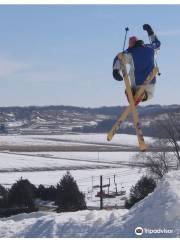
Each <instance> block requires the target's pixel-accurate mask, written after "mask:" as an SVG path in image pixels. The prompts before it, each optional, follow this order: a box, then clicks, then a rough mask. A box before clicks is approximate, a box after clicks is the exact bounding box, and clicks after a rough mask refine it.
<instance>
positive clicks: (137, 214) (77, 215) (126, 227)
mask: <svg viewBox="0 0 180 240" xmlns="http://www.w3.org/2000/svg"><path fill="white" fill-rule="evenodd" d="M179 185H180V171H173V172H171V173H169V174H168V175H167V176H166V177H165V178H164V179H162V181H161V182H159V184H158V186H157V188H156V189H155V191H154V192H153V193H152V194H150V195H148V196H147V197H146V198H145V199H144V200H142V201H141V202H139V203H137V204H135V205H134V206H133V208H132V209H131V210H129V211H127V210H122V209H121V210H109V211H107V210H101V211H96V210H93V211H92V210H91V211H89V210H86V211H79V212H74V213H60V214H57V213H43V212H37V213H31V214H19V215H17V216H13V217H9V218H7V219H1V220H0V237H118V238H119V237H137V235H136V234H135V229H136V228H137V227H140V228H141V233H142V234H141V236H142V237H161V238H162V237H166V238H167V237H180V192H179V190H178V189H179ZM139 236H140V235H139Z"/></svg>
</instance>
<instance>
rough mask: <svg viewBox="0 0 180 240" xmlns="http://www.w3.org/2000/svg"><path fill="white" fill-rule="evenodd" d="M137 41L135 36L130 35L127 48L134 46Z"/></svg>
mask: <svg viewBox="0 0 180 240" xmlns="http://www.w3.org/2000/svg"><path fill="white" fill-rule="evenodd" d="M137 41H138V38H137V37H135V36H132V37H130V38H129V48H132V47H134V46H135V44H136V42H137Z"/></svg>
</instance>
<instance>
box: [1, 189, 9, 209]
mask: <svg viewBox="0 0 180 240" xmlns="http://www.w3.org/2000/svg"><path fill="white" fill-rule="evenodd" d="M7 195H8V191H7V190H6V189H5V188H4V187H3V186H2V185H0V208H4V207H6V206H7Z"/></svg>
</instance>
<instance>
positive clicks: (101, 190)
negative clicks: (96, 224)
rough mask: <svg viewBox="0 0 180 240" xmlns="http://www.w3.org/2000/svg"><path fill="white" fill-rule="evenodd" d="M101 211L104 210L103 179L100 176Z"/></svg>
mask: <svg viewBox="0 0 180 240" xmlns="http://www.w3.org/2000/svg"><path fill="white" fill-rule="evenodd" d="M100 209H103V177H102V175H101V176H100Z"/></svg>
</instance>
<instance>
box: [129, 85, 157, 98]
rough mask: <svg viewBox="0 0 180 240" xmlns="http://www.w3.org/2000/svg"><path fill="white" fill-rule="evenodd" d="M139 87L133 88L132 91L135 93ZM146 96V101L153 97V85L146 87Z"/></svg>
mask: <svg viewBox="0 0 180 240" xmlns="http://www.w3.org/2000/svg"><path fill="white" fill-rule="evenodd" d="M140 87H141V86H136V87H133V89H134V91H135V92H136V91H137V90H138V89H139V88H140ZM145 91H146V94H147V101H148V100H150V99H152V98H153V97H154V91H155V85H154V84H148V85H147V87H146V90H145Z"/></svg>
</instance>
